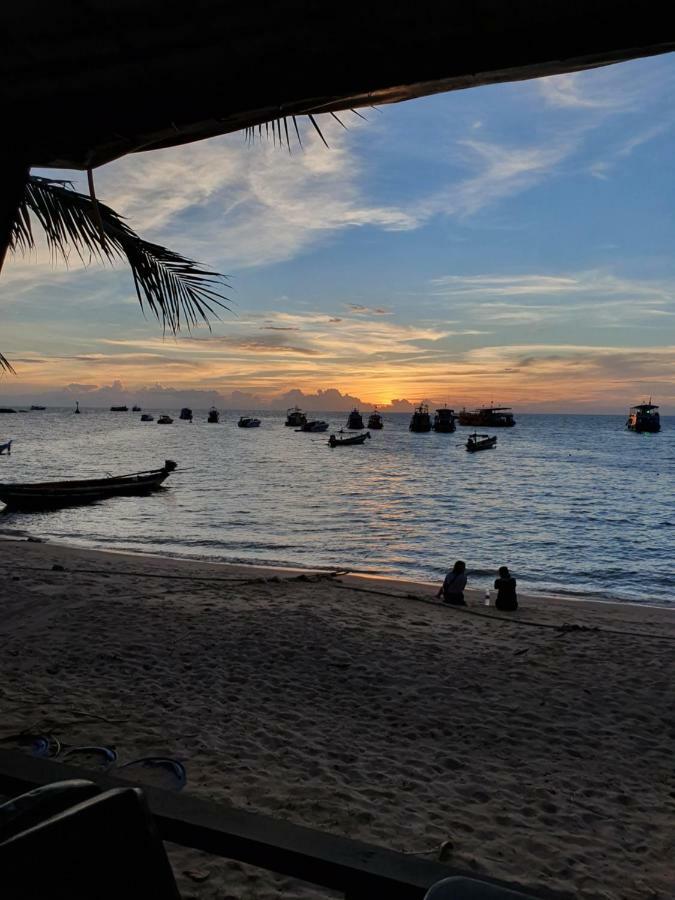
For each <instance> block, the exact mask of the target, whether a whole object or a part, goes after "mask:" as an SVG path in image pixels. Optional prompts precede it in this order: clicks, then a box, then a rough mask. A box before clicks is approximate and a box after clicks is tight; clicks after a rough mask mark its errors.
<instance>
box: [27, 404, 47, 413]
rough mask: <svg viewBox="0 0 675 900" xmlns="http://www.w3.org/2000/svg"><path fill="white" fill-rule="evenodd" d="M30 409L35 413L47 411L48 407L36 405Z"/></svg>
mask: <svg viewBox="0 0 675 900" xmlns="http://www.w3.org/2000/svg"><path fill="white" fill-rule="evenodd" d="M30 409H31V412H35V410H38V409H47V407H46V406H37V405H36V404H33V405H32V406H31V408H30Z"/></svg>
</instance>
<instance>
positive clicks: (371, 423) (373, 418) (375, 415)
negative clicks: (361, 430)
mask: <svg viewBox="0 0 675 900" xmlns="http://www.w3.org/2000/svg"><path fill="white" fill-rule="evenodd" d="M383 427H384V423H383V421H382V416H381V415H380V414H379V412H378V411H377V410H376V409H374V410H373V411H372V412H371V414H370V415H369V416H368V428H372V429H373V431H379V430H380V429H381V428H383Z"/></svg>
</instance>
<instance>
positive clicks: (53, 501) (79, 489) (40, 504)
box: [0, 465, 175, 512]
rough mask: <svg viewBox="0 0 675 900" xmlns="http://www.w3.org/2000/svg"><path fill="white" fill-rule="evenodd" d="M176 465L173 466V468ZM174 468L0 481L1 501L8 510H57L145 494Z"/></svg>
mask: <svg viewBox="0 0 675 900" xmlns="http://www.w3.org/2000/svg"><path fill="white" fill-rule="evenodd" d="M173 468H175V465H174V467H173ZM172 471H173V469H172V468H170V467H168V466H167V467H165V468H163V469H156V470H155V471H152V472H141V473H139V474H137V475H127V476H120V477H117V478H94V479H89V480H84V481H53V482H44V483H39V484H0V500H2V502H3V503H4V504H5V505H6V508H7V509H9V510H16V511H21V512H25V511H31V510H40V509H57V508H60V507H64V506H81V505H83V504H86V503H96V502H97V501H98V500H106V499H108V498H109V497H120V496H129V495H134V494H147V493H150V492H151V491H156V490H158V489H159V488H160V487H161V485H162V483H163V482H164V481H165V480H166V479H167V478H168V477H169V475H170V474H171V472H172Z"/></svg>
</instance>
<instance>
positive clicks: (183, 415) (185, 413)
mask: <svg viewBox="0 0 675 900" xmlns="http://www.w3.org/2000/svg"><path fill="white" fill-rule="evenodd" d="M178 418H179V419H183V421H185V422H191V421H192V410H191V409H190V407H189V406H184V407H183V408H182V409H181V411H180V416H179V417H178Z"/></svg>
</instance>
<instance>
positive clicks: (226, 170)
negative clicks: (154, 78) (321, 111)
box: [98, 118, 416, 270]
mask: <svg viewBox="0 0 675 900" xmlns="http://www.w3.org/2000/svg"><path fill="white" fill-rule="evenodd" d="M321 127H322V130H323V131H324V133H325V134H326V136H327V138H328V140H329V143H330V150H327V149H326V148H325V147H324V146H323V144H322V143H321V140H320V139H319V137H318V135H316V134H311V133H309V134H307V135H306V137H305V138H304V139H303V147H304V149H303V150H297V151H294V152H293V153H290V154H289V153H288V152H287V151H285V150H284V149H283V148H280V147H279V146H278V145H277V146H274V145H273V144H272V143H271V142H265V141H262V142H259V143H255V144H252V145H251V144H247V143H245V142H244V140H243V138H242V137H241V135H233V136H228V137H223V138H214V139H212V140H210V141H205V142H200V143H196V144H191V145H190V146H189V147H178V148H172V149H170V150H165V151H155V152H153V153H152V154H150V155H147V156H145V155H143V154H134V155H132V156H129V157H126V158H124V159H122V160H119V161H117V162H115V163H112V164H111V165H110V166H107V167H105V169H103V170H101V173H100V174H99V175H98V193H99V194H100V196H101V197H103V198H105V201H106V202H107V203H109V204H110V205H111V206H113V207H114V208H115V209H117V210H118V211H119V212H121V213H122V214H123V215H125V216H127V217H128V218H129V220H130V221H131V222H132V223H133V225H134V227H135V228H137V229H138V230H139V231H140V232H141V233H143V232H148V233H150V234H151V235H152V236H153V239H157V240H161V241H165V242H167V243H170V242H171V241H173V242H174V243H176V238H179V239H180V247H181V250H182V251H183V252H189V253H193V254H195V255H197V256H198V257H199V258H207V259H213V258H214V255H217V257H218V259H220V260H223V261H224V264H225V266H227V267H229V270H232V269H235V268H242V267H247V266H253V265H264V264H269V263H273V262H279V261H282V260H286V259H290V258H292V257H293V256H296V255H297V254H298V253H300V252H302V251H303V250H305V249H306V248H308V247H310V246H313V245H315V244H316V243H318V242H321V241H324V240H325V239H326V238H327V237H329V236H330V235H331V234H332V233H335V232H337V231H340V230H343V229H345V228H360V227H364V226H374V227H379V228H385V229H394V230H397V229H408V228H413V227H415V225H416V222H415V221H414V219H413V218H412V217H411V216H410V215H409V214H408V213H407V212H406V211H404V210H403V209H400V208H398V207H397V206H395V205H386V204H373V203H369V202H367V201H366V200H364V199H363V196H362V190H361V188H360V180H361V165H360V163H359V160H358V158H357V157H356V155H355V154H354V152H353V150H352V149H351V147H350V141H352V136H351V134H350V133H347V132H344V131H343V129H340V128H339V126H337V125H336V124H335V123H334V122H332V120H330V119H329V118H328V119H325V120H324V121H323V122H322V125H321ZM359 127H360V126H359V124H355V125H354V126H353V127H352V129H350V131H355V130H357V129H358V128H359ZM213 234H217V235H218V238H217V239H216V240H214V238H213Z"/></svg>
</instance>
